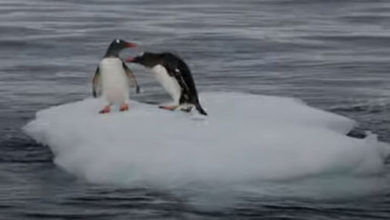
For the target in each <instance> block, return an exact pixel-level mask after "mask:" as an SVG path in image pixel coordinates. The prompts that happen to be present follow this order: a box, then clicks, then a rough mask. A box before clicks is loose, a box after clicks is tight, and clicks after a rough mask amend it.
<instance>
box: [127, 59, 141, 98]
mask: <svg viewBox="0 0 390 220" xmlns="http://www.w3.org/2000/svg"><path fill="white" fill-rule="evenodd" d="M122 66H123V69H124V70H125V73H126V76H127V78H128V79H129V84H130V85H132V86H135V92H136V93H137V94H138V93H140V92H141V87H140V86H139V85H138V82H137V79H136V77H135V75H134V73H133V71H131V70H130V69H129V67H127V65H126V64H125V62H123V61H122Z"/></svg>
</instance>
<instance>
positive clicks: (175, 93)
mask: <svg viewBox="0 0 390 220" xmlns="http://www.w3.org/2000/svg"><path fill="white" fill-rule="evenodd" d="M152 70H153V72H154V73H155V74H154V76H155V77H156V79H157V81H159V82H160V84H161V85H162V87H163V88H164V89H165V90H166V91H167V92H168V93H169V95H170V96H171V97H172V98H173V101H174V102H175V104H176V105H178V104H179V100H180V96H181V87H180V85H179V83H178V82H177V80H176V79H175V77H172V76H170V75H169V74H168V72H167V70H166V69H165V67H163V66H162V65H157V66H155V67H153V68H152Z"/></svg>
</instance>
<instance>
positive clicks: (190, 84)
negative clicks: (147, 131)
mask: <svg viewBox="0 0 390 220" xmlns="http://www.w3.org/2000/svg"><path fill="white" fill-rule="evenodd" d="M126 61H127V62H130V63H137V64H140V65H143V66H144V67H147V68H149V69H151V70H152V72H154V75H155V77H156V79H157V80H158V81H159V83H160V84H161V85H162V87H163V88H164V89H165V90H166V91H167V92H168V93H169V95H170V96H171V97H172V99H173V101H174V102H173V105H170V106H160V108H163V109H166V110H171V111H173V110H176V109H180V110H183V111H188V112H189V111H191V109H192V107H193V106H195V108H196V110H197V111H198V112H199V113H200V114H202V115H207V113H206V111H205V110H204V109H203V108H202V106H201V105H200V103H199V98H198V92H197V91H196V88H195V83H194V80H193V78H192V75H191V71H190V69H189V68H188V66H187V64H186V63H185V62H184V61H183V60H182V59H181V58H179V57H178V56H176V55H174V54H172V53H169V52H164V53H151V52H144V53H142V54H140V55H139V56H136V57H130V58H128V59H127V60H126Z"/></svg>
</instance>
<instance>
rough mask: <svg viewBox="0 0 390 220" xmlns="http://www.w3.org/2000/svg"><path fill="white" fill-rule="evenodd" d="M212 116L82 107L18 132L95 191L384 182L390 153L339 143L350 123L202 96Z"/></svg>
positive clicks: (262, 99) (292, 108)
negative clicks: (322, 180) (318, 179)
mask: <svg viewBox="0 0 390 220" xmlns="http://www.w3.org/2000/svg"><path fill="white" fill-rule="evenodd" d="M201 96H202V104H203V106H205V108H207V111H208V113H209V116H208V117H206V118H202V117H200V116H198V115H196V114H195V113H194V114H192V115H191V114H187V113H184V112H169V111H165V110H161V109H158V108H157V107H156V106H155V105H148V104H143V103H138V102H131V103H130V104H131V109H130V111H129V112H113V113H110V114H106V115H100V114H98V111H99V110H100V109H101V108H102V107H103V105H104V103H102V102H101V100H99V99H86V100H83V101H79V102H74V103H69V104H64V105H60V106H56V107H52V108H49V109H46V110H42V111H39V112H38V113H37V114H36V118H35V119H34V120H33V121H31V122H30V123H29V124H27V125H26V126H25V127H24V130H25V132H26V133H27V134H28V135H29V136H31V137H32V138H34V139H35V140H36V141H38V142H40V143H42V144H45V145H47V146H49V147H50V149H51V150H52V152H53V153H54V156H55V159H54V161H55V163H56V164H57V165H58V166H60V167H61V168H63V169H65V170H66V171H68V172H69V173H71V174H73V175H76V176H78V177H80V178H84V179H87V180H88V181H91V182H97V183H112V184H120V185H127V184H134V183H148V184H159V185H164V184H169V185H172V184H175V185H176V184H188V183H193V182H202V183H213V182H226V183H235V182H250V181H259V180H260V181H261V180H267V181H268V180H271V181H273V180H286V179H291V178H305V177H307V176H323V175H342V176H346V175H347V176H348V175H350V176H361V175H372V174H378V173H381V172H382V171H383V169H384V159H385V157H386V156H387V155H388V153H389V152H388V151H389V146H388V145H387V144H385V143H381V142H379V141H377V139H376V137H375V136H373V135H369V136H368V137H367V138H365V139H356V138H352V137H348V136H346V134H347V133H348V132H349V131H350V130H351V129H352V128H353V127H354V125H355V122H354V121H352V120H350V119H348V118H345V117H342V116H339V115H335V114H333V113H329V112H325V111H322V110H319V109H315V108H312V107H309V106H307V105H306V104H304V103H303V102H301V101H299V100H295V99H291V98H283V97H272V96H260V95H249V94H240V93H205V94H202V95H201Z"/></svg>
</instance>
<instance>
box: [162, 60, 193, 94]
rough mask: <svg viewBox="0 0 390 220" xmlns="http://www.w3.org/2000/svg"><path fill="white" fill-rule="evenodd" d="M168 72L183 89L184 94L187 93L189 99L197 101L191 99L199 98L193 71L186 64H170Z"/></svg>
mask: <svg viewBox="0 0 390 220" xmlns="http://www.w3.org/2000/svg"><path fill="white" fill-rule="evenodd" d="M168 73H170V75H171V76H173V77H174V78H175V79H176V80H177V82H178V83H179V85H180V87H181V88H182V89H183V95H186V96H187V97H185V99H187V100H188V101H195V100H191V99H194V98H195V99H197V97H198V94H197V91H196V88H195V83H194V79H193V78H192V75H191V71H190V70H189V68H188V67H187V66H186V65H180V64H179V65H176V66H169V67H168Z"/></svg>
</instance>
